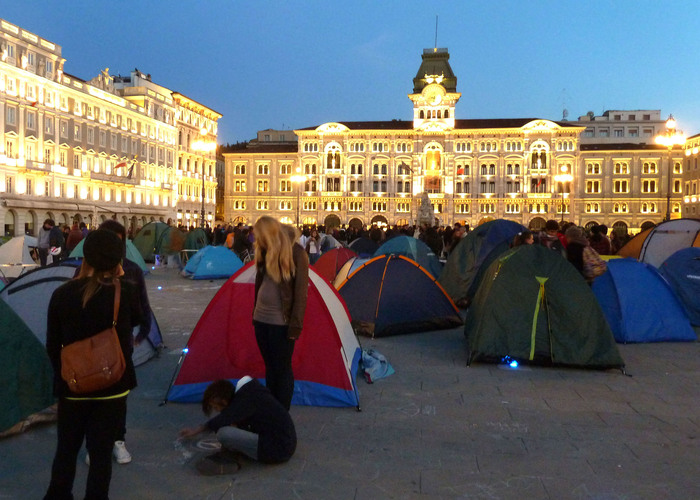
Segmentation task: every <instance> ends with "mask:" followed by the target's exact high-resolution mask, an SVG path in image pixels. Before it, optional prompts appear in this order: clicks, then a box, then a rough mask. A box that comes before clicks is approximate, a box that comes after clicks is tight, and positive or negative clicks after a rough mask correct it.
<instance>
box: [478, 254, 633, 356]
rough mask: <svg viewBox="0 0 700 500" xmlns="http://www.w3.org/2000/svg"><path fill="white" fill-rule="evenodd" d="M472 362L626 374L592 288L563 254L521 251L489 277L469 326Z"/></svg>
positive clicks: (497, 265) (498, 263)
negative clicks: (509, 362) (507, 360)
mask: <svg viewBox="0 0 700 500" xmlns="http://www.w3.org/2000/svg"><path fill="white" fill-rule="evenodd" d="M464 335H465V337H466V338H467V344H468V350H469V360H470V361H490V362H501V361H502V360H503V359H504V358H506V357H509V358H512V359H515V360H517V361H520V362H530V363H540V364H555V365H565V366H579V367H590V368H622V367H623V366H624V362H623V361H622V358H621V357H620V353H619V351H618V349H617V344H616V343H615V339H614V337H613V334H612V331H611V330H610V327H609V326H608V323H607V320H606V319H605V316H604V315H603V312H602V310H601V308H600V305H599V304H598V301H597V300H596V298H595V295H594V294H593V292H592V291H591V289H590V287H589V286H588V284H587V283H586V281H585V280H584V279H583V277H582V276H581V275H580V274H579V273H578V271H576V269H575V268H574V267H573V266H572V265H571V264H570V263H569V262H568V261H567V260H566V259H564V258H562V257H561V255H560V254H559V253H557V252H553V251H552V250H549V249H547V248H546V247H543V246H540V245H524V246H520V247H516V248H514V249H512V250H509V251H508V252H506V253H504V254H502V255H501V256H500V257H498V258H497V259H496V260H495V261H494V262H492V263H491V265H490V266H489V267H488V269H487V270H486V271H485V273H484V276H483V279H482V280H481V284H480V285H479V289H478V291H477V292H476V295H475V296H474V300H473V302H472V304H471V306H470V307H469V311H468V312H467V317H466V321H465V327H464Z"/></svg>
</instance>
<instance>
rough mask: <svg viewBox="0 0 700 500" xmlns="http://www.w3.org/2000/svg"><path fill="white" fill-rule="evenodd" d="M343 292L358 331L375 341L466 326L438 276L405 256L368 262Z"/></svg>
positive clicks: (388, 257) (386, 256) (348, 281)
mask: <svg viewBox="0 0 700 500" xmlns="http://www.w3.org/2000/svg"><path fill="white" fill-rule="evenodd" d="M407 291H410V292H409V293H407ZM338 292H339V293H340V295H341V296H342V297H343V299H344V300H345V303H346V304H347V306H348V310H349V311H350V317H351V318H352V323H353V326H354V327H355V329H356V330H357V331H358V333H362V334H366V335H369V336H371V337H383V336H388V335H398V334H403V333H412V332H422V331H426V330H439V329H444V328H452V327H454V326H457V325H461V324H462V318H461V317H460V316H459V310H458V309H457V307H456V306H455V304H454V303H453V302H452V300H451V299H450V298H449V297H448V296H447V294H446V293H445V291H444V290H443V289H442V287H441V286H440V285H439V284H438V283H437V281H435V278H434V277H433V276H432V275H431V274H430V273H429V272H428V271H426V270H425V269H423V268H422V267H421V266H420V265H419V264H418V263H416V262H414V261H413V260H411V259H409V258H407V257H404V256H403V255H380V256H378V257H374V258H372V259H370V260H368V261H367V262H365V263H364V264H363V265H362V266H360V267H359V268H357V270H355V271H354V272H352V274H350V275H349V277H348V278H347V279H346V280H345V281H344V282H343V283H341V284H340V285H339V287H338Z"/></svg>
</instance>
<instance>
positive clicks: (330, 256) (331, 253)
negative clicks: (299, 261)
mask: <svg viewBox="0 0 700 500" xmlns="http://www.w3.org/2000/svg"><path fill="white" fill-rule="evenodd" d="M353 257H357V254H356V253H355V252H353V251H352V250H350V249H349V248H344V247H336V248H333V249H331V250H328V251H327V252H325V253H324V254H322V255H321V257H319V259H318V260H317V261H316V263H315V264H314V265H313V267H314V269H315V270H316V272H317V273H318V274H320V275H321V276H323V277H324V278H326V280H328V281H329V282H332V281H333V280H334V279H335V277H336V276H337V275H338V271H340V268H341V267H343V264H345V263H346V262H347V261H348V260H350V259H352V258H353Z"/></svg>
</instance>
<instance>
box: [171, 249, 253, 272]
mask: <svg viewBox="0 0 700 500" xmlns="http://www.w3.org/2000/svg"><path fill="white" fill-rule="evenodd" d="M241 267H243V262H241V259H239V258H238V256H237V255H236V254H235V253H234V252H232V251H231V250H229V249H228V248H226V247H222V246H218V247H213V246H211V245H209V246H206V247H204V248H202V249H201V250H199V251H198V252H197V253H196V254H194V255H193V256H192V257H190V259H189V260H188V261H187V265H186V266H185V269H184V270H183V271H182V275H183V276H185V277H187V278H192V279H196V280H210V279H219V278H230V277H231V276H233V275H234V274H236V271H238V270H239V269H240V268H241Z"/></svg>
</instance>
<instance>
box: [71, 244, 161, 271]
mask: <svg viewBox="0 0 700 500" xmlns="http://www.w3.org/2000/svg"><path fill="white" fill-rule="evenodd" d="M84 244H85V238H83V239H82V240H80V242H79V243H78V244H77V245H76V246H75V248H74V249H73V251H72V252H71V253H70V255H69V258H71V259H78V258H80V259H82V258H83V245H84ZM126 258H127V259H129V260H130V261H131V262H133V263H134V264H138V266H139V267H140V268H141V270H142V271H143V274H148V273H149V272H150V270H149V268H148V266H147V265H146V261H144V260H143V257H142V256H141V254H140V253H139V251H138V249H137V248H136V246H135V245H134V243H133V242H132V241H131V240H126Z"/></svg>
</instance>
